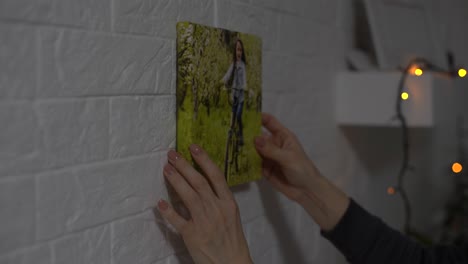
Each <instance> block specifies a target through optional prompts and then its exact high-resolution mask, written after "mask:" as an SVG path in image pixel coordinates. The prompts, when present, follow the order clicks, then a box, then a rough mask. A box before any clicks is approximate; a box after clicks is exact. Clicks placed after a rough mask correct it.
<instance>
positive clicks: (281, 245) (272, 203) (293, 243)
mask: <svg viewBox="0 0 468 264" xmlns="http://www.w3.org/2000/svg"><path fill="white" fill-rule="evenodd" d="M257 184H258V187H259V191H260V197H261V200H262V204H263V208H264V210H265V216H266V219H267V220H268V221H269V222H270V223H271V224H272V226H273V231H274V233H275V234H274V235H275V236H274V237H276V238H277V241H278V246H277V248H278V250H280V251H281V252H279V254H278V255H279V256H281V258H282V260H281V261H280V262H279V263H306V258H305V256H304V254H303V252H302V251H301V250H300V249H301V247H300V245H299V243H298V240H297V238H296V237H295V234H296V232H294V230H293V227H292V226H291V225H290V223H291V222H290V221H287V219H291V218H294V217H295V215H293V216H287V215H286V212H285V210H284V209H283V208H282V207H281V203H280V201H279V199H278V195H277V192H276V191H275V190H273V189H272V187H271V186H269V184H268V183H266V182H265V181H260V182H258V183H257ZM282 209H283V210H282Z"/></svg>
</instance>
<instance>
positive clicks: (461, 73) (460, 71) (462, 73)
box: [458, 68, 466, 78]
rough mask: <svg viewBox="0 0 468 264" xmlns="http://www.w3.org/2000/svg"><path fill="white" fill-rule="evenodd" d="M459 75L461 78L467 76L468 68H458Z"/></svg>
mask: <svg viewBox="0 0 468 264" xmlns="http://www.w3.org/2000/svg"><path fill="white" fill-rule="evenodd" d="M458 76H460V78H465V76H466V70H465V69H463V68H462V69H459V70H458Z"/></svg>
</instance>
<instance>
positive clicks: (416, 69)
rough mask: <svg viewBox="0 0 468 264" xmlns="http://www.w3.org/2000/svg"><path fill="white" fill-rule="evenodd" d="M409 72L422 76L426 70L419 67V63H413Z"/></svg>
mask: <svg viewBox="0 0 468 264" xmlns="http://www.w3.org/2000/svg"><path fill="white" fill-rule="evenodd" d="M408 73H409V74H411V75H415V76H421V75H423V74H424V71H423V70H422V69H421V67H419V66H418V65H417V64H413V65H412V66H411V67H410V69H409V72H408Z"/></svg>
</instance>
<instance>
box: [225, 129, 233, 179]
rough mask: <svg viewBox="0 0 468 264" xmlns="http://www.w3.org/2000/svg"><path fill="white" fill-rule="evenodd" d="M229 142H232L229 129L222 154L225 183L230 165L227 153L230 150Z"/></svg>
mask: <svg viewBox="0 0 468 264" xmlns="http://www.w3.org/2000/svg"><path fill="white" fill-rule="evenodd" d="M231 141H232V130H231V129H229V131H228V136H227V140H226V152H225V154H224V177H225V178H226V181H227V180H228V173H229V163H230V162H229V160H230V155H229V154H230V153H229V151H230V150H231V149H232V146H231Z"/></svg>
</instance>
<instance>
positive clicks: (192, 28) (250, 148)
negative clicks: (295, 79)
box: [176, 22, 262, 186]
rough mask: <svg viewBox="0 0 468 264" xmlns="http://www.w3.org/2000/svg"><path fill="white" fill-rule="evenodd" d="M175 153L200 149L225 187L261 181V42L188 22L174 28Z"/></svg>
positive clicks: (255, 38) (245, 35)
mask: <svg viewBox="0 0 468 264" xmlns="http://www.w3.org/2000/svg"><path fill="white" fill-rule="evenodd" d="M176 93H177V96H176V97H177V100H176V101H177V151H178V152H180V153H182V155H184V157H186V158H187V159H188V160H191V156H190V152H189V150H188V148H189V146H190V144H192V143H196V144H199V145H200V146H202V147H203V148H204V149H205V150H206V151H207V152H208V154H209V155H210V156H211V158H212V159H213V160H214V161H215V162H216V163H217V165H218V166H219V167H220V168H221V170H222V171H223V173H224V176H225V178H226V181H227V182H228V185H229V186H234V185H238V184H241V183H245V182H249V181H253V180H257V179H259V178H260V177H261V159H260V157H259V156H258V154H257V152H256V150H255V147H254V143H253V142H254V137H255V136H258V135H260V134H261V101H262V41H261V39H260V38H259V37H257V36H254V35H250V34H244V33H239V32H234V31H229V30H225V29H219V28H212V27H208V26H204V25H199V24H194V23H190V22H179V23H177V90H176Z"/></svg>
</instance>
